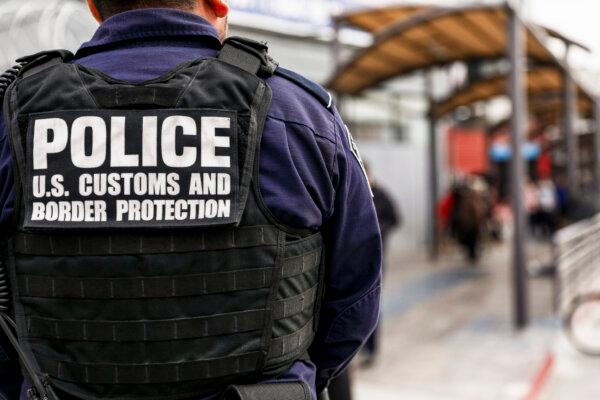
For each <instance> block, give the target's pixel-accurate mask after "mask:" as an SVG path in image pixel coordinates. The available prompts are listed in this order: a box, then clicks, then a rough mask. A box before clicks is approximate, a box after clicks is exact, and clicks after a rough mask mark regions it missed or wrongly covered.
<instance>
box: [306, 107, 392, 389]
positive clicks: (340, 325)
mask: <svg viewBox="0 0 600 400" xmlns="http://www.w3.org/2000/svg"><path fill="white" fill-rule="evenodd" d="M335 130H336V138H337V150H336V157H335V161H334V162H335V165H334V168H333V172H334V184H335V187H336V197H335V201H334V208H333V210H332V211H333V212H332V214H331V217H330V219H329V220H328V221H327V223H326V224H325V226H324V229H323V232H324V235H325V252H326V267H325V268H326V270H325V293H324V300H323V303H322V306H321V314H320V318H319V328H318V331H317V335H316V338H315V342H314V344H313V346H312V347H311V350H310V355H311V359H312V361H313V362H314V363H315V364H316V366H317V388H318V389H319V390H322V389H323V388H324V387H326V386H327V384H328V382H329V380H331V379H332V378H334V377H336V376H337V375H339V374H340V373H341V372H342V371H343V370H344V368H345V367H346V366H347V365H348V363H349V362H350V361H351V360H352V358H353V357H354V356H355V355H356V353H357V352H358V351H359V350H360V348H361V347H362V345H363V344H364V342H365V341H366V340H367V339H368V338H369V336H370V335H371V333H372V332H373V330H374V329H375V326H376V324H377V320H378V316H379V301H380V289H381V259H382V254H381V253H382V250H381V237H380V232H379V227H378V223H377V216H376V213H375V208H374V205H373V199H372V196H371V191H370V189H369V186H368V183H367V179H366V177H365V174H364V172H363V169H362V166H361V164H360V163H359V161H358V159H357V157H356V155H355V154H354V153H353V152H352V143H351V140H350V135H349V134H348V133H347V132H346V128H345V126H344V125H343V123H342V122H341V119H340V118H339V116H336V122H335Z"/></svg>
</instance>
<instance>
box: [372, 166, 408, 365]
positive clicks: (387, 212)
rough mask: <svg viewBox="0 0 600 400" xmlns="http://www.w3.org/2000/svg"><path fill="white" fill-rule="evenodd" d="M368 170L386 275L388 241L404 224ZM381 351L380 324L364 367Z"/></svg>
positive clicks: (394, 205) (383, 190) (399, 214)
mask: <svg viewBox="0 0 600 400" xmlns="http://www.w3.org/2000/svg"><path fill="white" fill-rule="evenodd" d="M366 168H367V176H368V177H369V183H370V184H371V190H372V191H373V201H374V202H375V211H376V212H377V220H378V221H379V229H380V230H381V241H382V243H383V247H382V248H383V256H384V263H383V267H384V268H383V271H384V273H385V255H386V254H387V241H388V239H389V235H390V233H391V232H392V231H393V230H394V229H397V228H399V227H400V225H401V224H402V216H401V213H400V210H399V209H398V206H397V205H396V204H395V202H394V200H393V199H392V197H391V196H390V194H389V193H388V192H387V190H386V189H384V188H383V187H382V186H381V185H380V184H379V182H378V181H377V180H375V179H374V178H373V174H372V173H371V171H370V169H369V166H368V165H367V166H366ZM378 351H379V324H378V326H377V328H375V331H374V332H373V334H372V335H371V336H370V337H369V339H368V340H367V343H366V344H365V347H364V352H365V359H364V361H363V366H366V367H368V366H371V365H373V364H374V362H375V360H376V358H377V355H378Z"/></svg>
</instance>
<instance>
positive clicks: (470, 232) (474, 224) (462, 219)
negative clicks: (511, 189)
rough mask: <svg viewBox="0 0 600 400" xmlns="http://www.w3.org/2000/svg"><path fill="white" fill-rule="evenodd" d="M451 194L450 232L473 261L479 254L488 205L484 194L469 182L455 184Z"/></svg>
mask: <svg viewBox="0 0 600 400" xmlns="http://www.w3.org/2000/svg"><path fill="white" fill-rule="evenodd" d="M452 196H453V201H452V213H451V217H450V232H451V234H452V236H453V237H454V238H455V239H456V241H457V242H458V243H459V244H460V245H461V247H463V249H464V251H465V254H466V256H467V258H468V260H469V261H470V262H472V263H474V262H476V261H477V260H478V258H479V254H480V253H479V250H480V244H481V239H482V232H483V228H484V225H485V219H486V215H487V214H488V206H487V204H486V201H485V198H484V196H482V194H481V193H480V191H479V190H476V189H475V188H473V187H471V184H470V182H465V183H458V184H456V185H455V186H454V188H453V189H452Z"/></svg>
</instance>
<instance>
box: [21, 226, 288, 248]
mask: <svg viewBox="0 0 600 400" xmlns="http://www.w3.org/2000/svg"><path fill="white" fill-rule="evenodd" d="M277 233H278V231H277V228H276V227H273V226H267V225H265V226H250V227H244V228H238V229H237V230H233V229H230V230H228V231H226V232H224V233H219V234H217V233H215V232H210V233H207V232H198V233H195V234H193V235H191V234H190V233H189V232H184V231H182V232H175V233H172V234H167V233H160V232H159V233H145V234H138V235H135V234H131V233H114V232H113V233H110V234H108V233H106V234H97V235H93V234H88V235H85V236H81V235H77V234H61V235H47V234H43V233H39V234H37V233H18V234H16V235H15V252H16V253H17V254H28V255H53V256H94V255H104V254H110V255H125V254H167V253H184V252H190V251H206V250H224V249H229V248H234V247H237V248H245V247H254V246H265V245H267V246H271V245H273V246H274V245H276V244H277Z"/></svg>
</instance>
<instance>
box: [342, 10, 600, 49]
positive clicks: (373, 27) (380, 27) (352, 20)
mask: <svg viewBox="0 0 600 400" xmlns="http://www.w3.org/2000/svg"><path fill="white" fill-rule="evenodd" d="M432 8H439V6H435V5H425V4H403V5H390V6H387V7H378V8H365V9H358V10H352V11H350V12H346V13H343V14H340V15H339V16H337V17H336V18H334V21H335V23H336V24H338V25H345V26H349V27H353V28H357V29H361V30H363V31H365V32H369V33H373V34H377V33H381V32H383V31H384V30H385V29H387V28H389V27H390V26H392V25H393V24H395V23H398V22H400V21H402V20H405V19H407V18H409V17H411V16H414V15H416V14H417V13H419V12H423V11H426V10H431V9H432ZM538 27H539V28H541V29H543V30H544V31H545V33H546V34H547V35H548V36H550V37H553V38H556V39H558V40H560V41H562V42H563V43H565V44H567V45H573V46H577V47H580V48H582V49H584V50H585V51H588V52H591V49H590V48H589V47H588V46H586V45H585V44H583V43H581V42H578V41H576V40H574V39H572V38H569V37H567V36H565V35H563V34H562V33H560V32H558V31H556V30H555V29H552V28H548V27H545V26H541V25H538Z"/></svg>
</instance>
